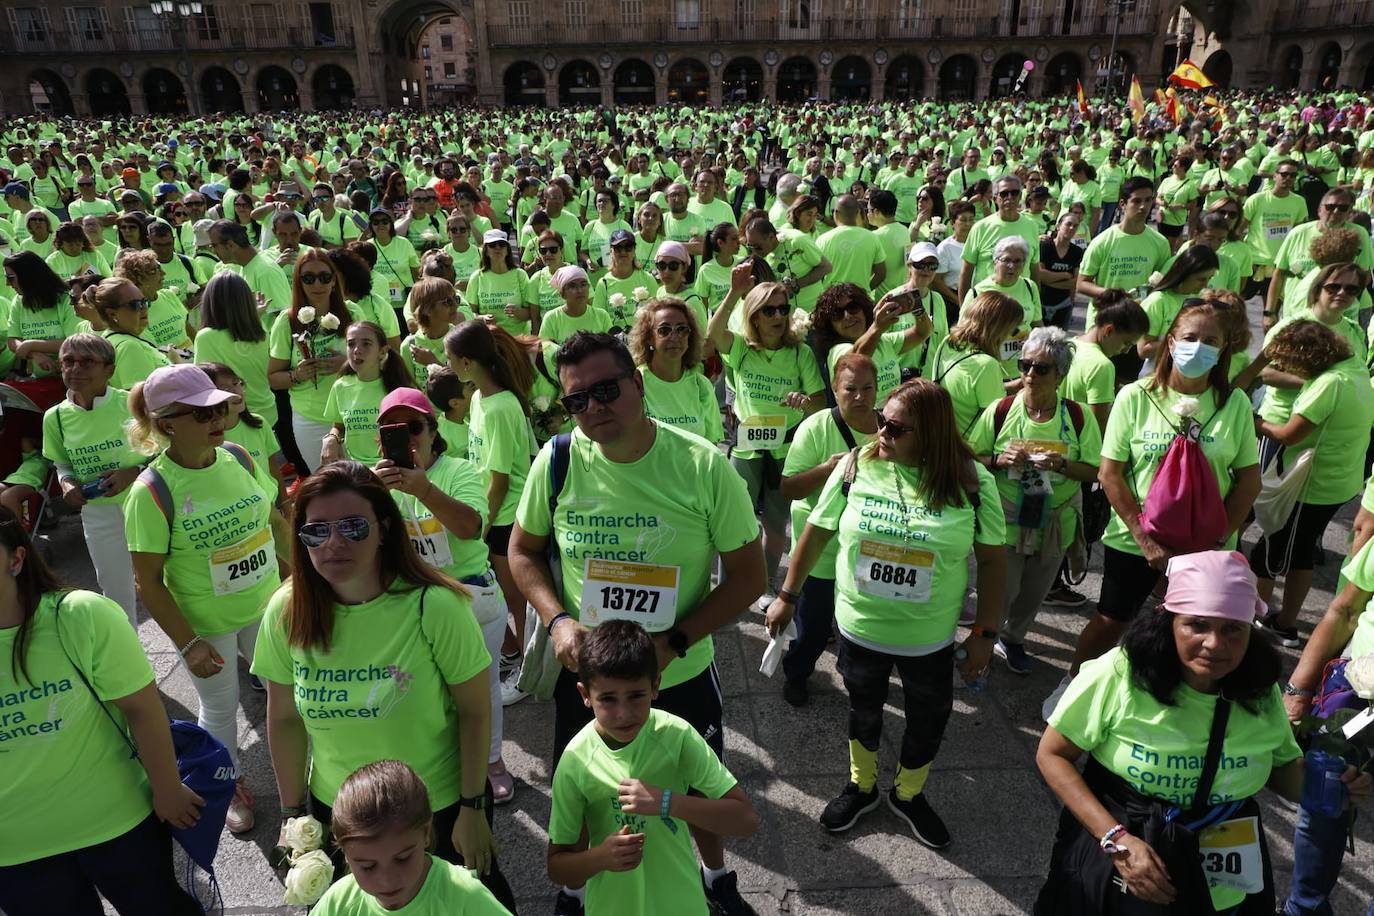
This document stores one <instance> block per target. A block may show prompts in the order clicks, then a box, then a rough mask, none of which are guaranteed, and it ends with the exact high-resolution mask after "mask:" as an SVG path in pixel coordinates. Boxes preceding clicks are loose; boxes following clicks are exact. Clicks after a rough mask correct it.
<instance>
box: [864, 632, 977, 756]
mask: <svg viewBox="0 0 1374 916" xmlns="http://www.w3.org/2000/svg"><path fill="white" fill-rule="evenodd" d="M894 668H896V669H897V676H898V677H899V678H900V679H901V682H902V706H903V708H904V709H905V711H906V728H905V730H904V731H903V732H902V743H901V749H900V750H899V751H898V753H897V761H898V762H899V763H900V764H901V765H902V767H903V768H904V769H908V770H918V769H920V768H921V767H923V766H925V765H926V764H928V763H930V762H931V761H932V760H934V759H935V752H936V751H938V750H939V749H940V742H941V741H942V740H943V739H944V736H945V726H946V725H948V724H949V716H950V713H951V712H953V711H954V646H953V645H948V646H945V647H944V648H943V649H940V650H939V651H937V652H932V653H930V654H929V655H915V656H907V655H889V654H887V653H886V652H877V651H875V650H873V649H869V648H867V647H865V646H861V645H859V644H858V643H856V642H851V641H850V640H848V639H846V638H845V636H844V634H843V633H841V634H840V658H839V671H840V674H841V676H843V677H844V688H845V690H846V691H848V692H849V737H850V738H851V739H853V740H855V741H858V742H859V743H860V744H862V745H863V746H864V747H865V748H867V749H868V750H870V751H876V750H877V749H878V742H879V739H880V738H881V737H882V734H883V709H884V707H885V706H886V705H887V691H888V681H889V680H890V679H891V678H892V669H894Z"/></svg>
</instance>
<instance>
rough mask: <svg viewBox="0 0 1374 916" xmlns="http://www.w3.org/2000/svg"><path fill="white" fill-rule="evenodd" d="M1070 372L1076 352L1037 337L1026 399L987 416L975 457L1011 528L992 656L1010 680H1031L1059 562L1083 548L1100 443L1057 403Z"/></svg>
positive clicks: (976, 430) (1080, 411) (1084, 414)
mask: <svg viewBox="0 0 1374 916" xmlns="http://www.w3.org/2000/svg"><path fill="white" fill-rule="evenodd" d="M1072 362H1073V343H1072V342H1071V341H1070V340H1069V335H1068V334H1066V333H1065V332H1064V331H1063V330H1061V329H1059V328H1036V329H1035V330H1033V331H1031V332H1030V336H1029V337H1028V338H1026V346H1025V348H1024V349H1023V350H1022V351H1021V359H1020V360H1019V362H1018V367H1019V368H1020V370H1021V390H1020V391H1019V392H1018V393H1016V394H1010V395H1007V396H1006V397H1004V398H1002V399H1001V400H1000V401H997V402H996V403H995V404H992V405H990V406H988V407H987V408H986V409H985V410H984V411H983V413H982V415H981V416H980V417H979V418H978V421H977V422H976V423H975V424H974V425H973V432H972V433H971V434H970V435H969V437H968V442H969V447H970V448H972V449H973V451H974V454H976V455H977V456H978V460H979V461H980V462H982V463H983V464H984V465H986V466H987V468H988V470H990V471H992V473H993V476H994V477H995V478H996V480H997V490H998V492H999V493H1000V494H1001V496H1002V511H1003V512H1004V513H1005V515H1006V519H1007V540H1006V543H1007V576H1006V582H1007V591H1006V607H1005V610H1004V611H1003V614H1002V625H1001V627H999V628H998V631H999V635H998V639H997V643H996V644H995V645H994V646H993V653H994V654H995V655H997V656H998V657H999V658H1001V659H1002V660H1004V661H1005V662H1006V663H1007V668H1008V669H1009V670H1010V671H1011V672H1012V673H1013V674H1030V672H1031V658H1030V655H1029V654H1028V653H1027V652H1026V648H1025V641H1026V631H1027V630H1029V629H1030V625H1031V622H1032V621H1033V620H1034V619H1035V612H1036V611H1037V610H1039V608H1040V604H1041V602H1043V601H1044V599H1045V596H1046V595H1048V594H1049V591H1050V589H1051V588H1053V587H1054V584H1055V577H1056V573H1057V572H1058V571H1059V563H1060V560H1061V559H1062V558H1063V557H1064V554H1065V553H1066V552H1067V551H1068V550H1069V546H1070V545H1071V544H1073V543H1075V541H1077V543H1078V551H1077V554H1078V561H1079V562H1080V563H1081V562H1082V561H1084V560H1086V556H1085V555H1084V553H1083V546H1082V510H1083V497H1082V489H1081V487H1080V484H1082V483H1085V482H1088V481H1094V480H1096V479H1097V462H1098V458H1099V452H1100V450H1101V448H1102V435H1101V432H1100V431H1099V429H1098V426H1097V418H1096V417H1095V416H1094V415H1093V413H1092V411H1090V410H1088V409H1087V407H1086V406H1084V405H1082V404H1080V403H1078V402H1077V401H1071V400H1069V399H1067V398H1061V397H1060V396H1059V386H1060V385H1061V384H1062V383H1063V381H1064V379H1065V378H1067V377H1068V374H1069V366H1070V365H1071V364H1072Z"/></svg>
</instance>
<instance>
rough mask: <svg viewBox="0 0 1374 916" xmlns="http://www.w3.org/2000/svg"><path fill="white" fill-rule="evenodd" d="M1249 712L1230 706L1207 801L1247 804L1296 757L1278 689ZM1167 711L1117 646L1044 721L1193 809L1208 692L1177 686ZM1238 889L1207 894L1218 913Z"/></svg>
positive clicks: (1155, 793)
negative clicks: (1135, 676) (1243, 801)
mask: <svg viewBox="0 0 1374 916" xmlns="http://www.w3.org/2000/svg"><path fill="white" fill-rule="evenodd" d="M1269 690H1270V692H1269V695H1268V696H1266V697H1265V698H1264V699H1263V700H1262V701H1261V702H1260V704H1259V711H1258V713H1251V712H1249V711H1248V710H1246V709H1245V707H1244V706H1242V705H1241V704H1239V703H1233V704H1232V705H1231V716H1230V719H1229V720H1228V721H1227V724H1226V737H1225V739H1224V742H1223V744H1222V751H1223V756H1222V761H1221V766H1220V767H1219V768H1218V769H1217V773H1216V778H1215V780H1214V781H1213V783H1212V792H1211V795H1210V796H1209V798H1208V801H1209V802H1210V803H1211V804H1214V805H1216V804H1222V803H1224V802H1229V801H1238V800H1241V799H1246V798H1249V797H1251V796H1252V795H1255V794H1257V793H1258V792H1259V791H1260V789H1262V788H1264V785H1265V783H1267V782H1268V781H1269V774H1270V773H1271V772H1272V771H1273V769H1274V768H1275V767H1281V766H1284V765H1285V764H1288V763H1291V762H1292V761H1294V760H1297V759H1298V758H1300V757H1301V756H1302V751H1301V750H1299V749H1298V745H1297V742H1296V741H1295V740H1294V738H1293V728H1292V726H1291V725H1289V724H1288V716H1287V714H1286V713H1285V712H1284V708H1283V701H1282V699H1281V698H1280V696H1279V688H1278V686H1277V685H1275V686H1273V687H1271V688H1269ZM1173 700H1174V702H1173V705H1169V706H1166V705H1164V704H1162V703H1160V702H1159V701H1158V700H1157V699H1155V698H1154V696H1152V695H1151V694H1150V692H1149V691H1147V690H1142V689H1140V687H1139V685H1137V684H1136V683H1135V682H1134V681H1133V680H1132V679H1131V667H1130V660H1129V659H1128V658H1127V656H1126V652H1125V650H1124V649H1121V648H1120V647H1116V648H1113V649H1111V650H1110V651H1108V652H1107V654H1106V655H1103V656H1102V657H1101V658H1097V659H1094V660H1092V661H1090V662H1085V663H1084V664H1083V668H1082V670H1081V671H1079V672H1078V675H1077V676H1076V677H1074V679H1073V680H1072V681H1070V682H1069V689H1068V690H1067V691H1065V693H1064V697H1063V699H1061V700H1060V701H1059V705H1058V706H1057V707H1055V710H1054V713H1053V715H1051V716H1050V719H1049V724H1050V727H1052V728H1054V729H1055V730H1056V731H1058V732H1059V733H1060V734H1062V735H1063V736H1064V737H1065V738H1067V739H1068V740H1069V741H1071V742H1073V743H1074V744H1075V745H1077V746H1078V747H1080V748H1082V749H1083V750H1085V751H1087V752H1088V753H1090V754H1092V756H1093V758H1094V759H1096V760H1097V762H1098V763H1100V764H1102V766H1104V767H1105V768H1106V769H1107V770H1108V771H1109V772H1112V773H1115V774H1116V775H1117V776H1119V777H1121V778H1122V779H1124V780H1125V781H1126V782H1127V783H1129V784H1130V786H1131V787H1132V788H1133V789H1135V790H1136V791H1137V792H1140V793H1141V794H1143V795H1148V796H1150V797H1151V798H1157V799H1160V800H1161V801H1164V802H1169V803H1172V804H1174V805H1177V806H1179V807H1180V808H1185V809H1186V808H1188V807H1190V806H1191V805H1192V802H1193V795H1194V793H1195V791H1196V789H1197V783H1198V779H1199V777H1200V776H1201V773H1202V765H1203V761H1204V759H1205V758H1206V756H1207V740H1208V736H1209V735H1210V734H1211V730H1212V715H1213V713H1214V711H1215V709H1216V702H1217V697H1216V695H1215V694H1207V693H1200V692H1198V691H1196V690H1194V689H1193V688H1191V687H1189V686H1188V685H1187V684H1183V683H1180V684H1179V685H1178V688H1177V689H1176V690H1175V691H1174V697H1173ZM1243 897H1244V892H1242V891H1238V890H1233V889H1230V888H1224V887H1214V888H1213V889H1212V903H1213V906H1214V907H1215V908H1216V909H1217V910H1218V911H1227V910H1228V908H1229V907H1233V906H1236V905H1237V904H1239V903H1240V902H1241V900H1242V899H1243Z"/></svg>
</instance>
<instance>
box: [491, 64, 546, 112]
mask: <svg viewBox="0 0 1374 916" xmlns="http://www.w3.org/2000/svg"><path fill="white" fill-rule="evenodd" d="M501 82H502V84H503V85H504V86H505V90H506V93H505V94H506V104H507V105H543V104H544V74H543V73H541V72H540V70H539V68H538V67H536V66H535V65H534V64H532V63H530V62H529V61H527V60H522V61H520V62H519V63H514V64H511V65H510V66H509V67H507V68H506V75H505V76H504V77H502V80H501Z"/></svg>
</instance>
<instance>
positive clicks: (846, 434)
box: [830, 405, 859, 452]
mask: <svg viewBox="0 0 1374 916" xmlns="http://www.w3.org/2000/svg"><path fill="white" fill-rule="evenodd" d="M830 419H832V420H834V421H835V428H836V429H838V430H839V431H840V436H841V437H842V438H843V439H844V444H845V445H847V446H849V450H850V451H851V452H852V451H853V450H854V449H856V448H858V447H859V445H858V443H857V442H855V441H854V433H853V431H852V430H851V429H850V428H849V424H848V423H846V422H844V417H842V416H840V408H839V406H838V405H836V406H834V407H832V408H830Z"/></svg>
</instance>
